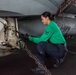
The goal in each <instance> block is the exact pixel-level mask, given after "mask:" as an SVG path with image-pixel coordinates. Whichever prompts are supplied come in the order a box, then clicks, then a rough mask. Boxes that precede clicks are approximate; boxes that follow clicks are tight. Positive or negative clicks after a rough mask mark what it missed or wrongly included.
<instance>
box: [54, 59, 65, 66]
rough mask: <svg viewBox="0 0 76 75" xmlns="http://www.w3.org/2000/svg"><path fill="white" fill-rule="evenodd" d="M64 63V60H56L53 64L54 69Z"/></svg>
mask: <svg viewBox="0 0 76 75" xmlns="http://www.w3.org/2000/svg"><path fill="white" fill-rule="evenodd" d="M63 62H64V59H56V63H55V64H54V67H59V66H60V65H61V64H62V63H63Z"/></svg>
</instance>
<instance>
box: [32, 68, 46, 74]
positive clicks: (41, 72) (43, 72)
mask: <svg viewBox="0 0 76 75" xmlns="http://www.w3.org/2000/svg"><path fill="white" fill-rule="evenodd" d="M31 70H32V71H33V72H35V73H40V74H45V71H44V70H42V69H41V68H40V67H36V68H33V69H31Z"/></svg>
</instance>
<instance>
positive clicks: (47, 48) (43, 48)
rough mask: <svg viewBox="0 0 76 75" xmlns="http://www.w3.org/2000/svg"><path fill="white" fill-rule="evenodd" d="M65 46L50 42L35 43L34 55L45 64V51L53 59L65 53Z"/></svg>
mask: <svg viewBox="0 0 76 75" xmlns="http://www.w3.org/2000/svg"><path fill="white" fill-rule="evenodd" d="M66 52H67V51H66V49H65V46H64V45H63V44H52V43H50V42H40V43H38V45H37V51H36V55H37V58H38V59H39V61H40V62H41V63H42V64H45V55H46V53H47V54H49V55H50V56H52V57H53V58H54V59H61V58H63V57H64V55H65V53H66Z"/></svg>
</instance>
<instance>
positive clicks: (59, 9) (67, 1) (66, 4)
mask: <svg viewBox="0 0 76 75" xmlns="http://www.w3.org/2000/svg"><path fill="white" fill-rule="evenodd" d="M70 4H71V0H65V1H64V2H63V3H62V4H61V5H60V6H59V8H58V10H57V13H56V15H55V16H58V15H59V14H60V13H61V12H62V11H63V10H64V9H65V8H66V7H67V6H68V5H70Z"/></svg>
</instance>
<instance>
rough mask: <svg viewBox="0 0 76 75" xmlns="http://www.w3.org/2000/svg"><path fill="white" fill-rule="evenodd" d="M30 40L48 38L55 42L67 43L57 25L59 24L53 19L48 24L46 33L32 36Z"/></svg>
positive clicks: (38, 40) (37, 41)
mask: <svg viewBox="0 0 76 75" xmlns="http://www.w3.org/2000/svg"><path fill="white" fill-rule="evenodd" d="M29 40H30V41H32V42H34V43H39V42H46V41H47V40H49V41H50V42H51V43H53V44H65V43H66V41H65V39H64V37H63V35H62V32H61V30H60V28H59V27H58V26H57V24H56V23H55V22H54V21H51V22H50V23H49V24H48V25H47V27H46V29H45V31H44V33H43V34H42V35H41V36H40V37H33V36H30V37H29Z"/></svg>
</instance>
